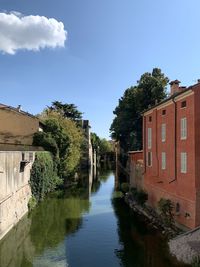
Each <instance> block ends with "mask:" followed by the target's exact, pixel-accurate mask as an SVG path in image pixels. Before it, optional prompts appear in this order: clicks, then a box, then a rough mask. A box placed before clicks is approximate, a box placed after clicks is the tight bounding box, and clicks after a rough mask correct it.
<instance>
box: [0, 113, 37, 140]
mask: <svg viewBox="0 0 200 267" xmlns="http://www.w3.org/2000/svg"><path fill="white" fill-rule="evenodd" d="M0 118H1V126H0V143H3V144H16V145H17V144H23V145H32V141H33V134H34V133H35V132H37V131H39V120H38V119H37V118H35V117H33V116H28V115H24V114H23V113H20V112H18V111H14V110H12V109H9V108H0Z"/></svg>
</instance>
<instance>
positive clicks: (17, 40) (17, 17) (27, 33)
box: [0, 11, 67, 54]
mask: <svg viewBox="0 0 200 267" xmlns="http://www.w3.org/2000/svg"><path fill="white" fill-rule="evenodd" d="M66 38H67V32H66V31H65V29H64V24H63V23H62V22H59V21H57V20H56V19H53V18H46V17H44V16H32V15H31V16H24V15H22V14H21V13H19V12H15V11H13V12H11V13H10V14H7V13H0V51H1V52H3V53H8V54H15V52H16V51H17V50H19V49H26V50H34V51H38V50H40V49H41V48H45V47H52V48H55V47H64V46H65V40H66Z"/></svg>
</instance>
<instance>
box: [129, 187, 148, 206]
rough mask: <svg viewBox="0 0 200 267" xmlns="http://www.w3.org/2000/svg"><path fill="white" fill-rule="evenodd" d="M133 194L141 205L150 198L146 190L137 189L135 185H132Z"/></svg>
mask: <svg viewBox="0 0 200 267" xmlns="http://www.w3.org/2000/svg"><path fill="white" fill-rule="evenodd" d="M131 194H132V197H133V199H134V200H135V201H136V202H137V203H138V204H139V205H141V206H143V205H144V204H145V202H146V201H147V200H148V194H147V192H145V191H144V190H139V191H137V189H136V188H135V187H132V188H131Z"/></svg>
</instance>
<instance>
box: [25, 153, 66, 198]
mask: <svg viewBox="0 0 200 267" xmlns="http://www.w3.org/2000/svg"><path fill="white" fill-rule="evenodd" d="M61 183H62V180H61V179H60V178H59V177H58V176H57V172H56V169H55V166H54V161H53V158H52V155H51V153H50V152H37V153H36V156H35V161H34V163H33V166H32V170H31V177H30V186H31V191H32V195H33V197H34V198H35V199H36V200H37V201H40V200H42V199H43V198H44V197H45V195H46V194H47V193H49V192H51V191H53V190H55V188H56V187H57V186H58V185H60V184H61Z"/></svg>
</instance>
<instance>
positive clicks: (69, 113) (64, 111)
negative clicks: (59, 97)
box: [47, 101, 82, 120]
mask: <svg viewBox="0 0 200 267" xmlns="http://www.w3.org/2000/svg"><path fill="white" fill-rule="evenodd" d="M47 109H48V110H50V111H56V112H58V113H59V114H60V115H61V116H63V117H64V118H68V119H71V120H80V119H82V112H80V111H79V110H78V109H77V106H75V105H74V104H67V103H62V102H61V101H54V102H52V105H51V106H49V107H48V108H47Z"/></svg>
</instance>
